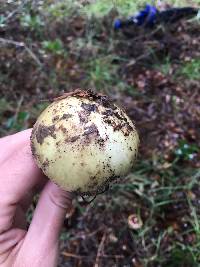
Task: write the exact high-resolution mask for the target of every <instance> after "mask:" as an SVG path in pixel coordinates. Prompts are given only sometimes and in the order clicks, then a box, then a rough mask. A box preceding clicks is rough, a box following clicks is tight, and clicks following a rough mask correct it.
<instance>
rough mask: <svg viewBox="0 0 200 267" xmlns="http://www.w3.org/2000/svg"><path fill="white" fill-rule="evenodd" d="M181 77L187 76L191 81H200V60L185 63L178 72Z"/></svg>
mask: <svg viewBox="0 0 200 267" xmlns="http://www.w3.org/2000/svg"><path fill="white" fill-rule="evenodd" d="M178 74H179V75H182V76H185V77H186V78H187V79H189V80H200V59H198V58H196V59H195V58H194V59H191V61H189V62H185V63H184V64H183V65H182V66H181V67H180V69H179V71H178Z"/></svg>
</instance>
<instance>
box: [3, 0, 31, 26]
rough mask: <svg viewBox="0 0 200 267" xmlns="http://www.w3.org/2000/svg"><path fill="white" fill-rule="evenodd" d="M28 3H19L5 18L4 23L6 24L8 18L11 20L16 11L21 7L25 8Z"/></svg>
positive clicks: (26, 1)
mask: <svg viewBox="0 0 200 267" xmlns="http://www.w3.org/2000/svg"><path fill="white" fill-rule="evenodd" d="M28 2H29V0H25V1H23V2H22V3H21V5H19V6H18V7H17V8H16V9H15V10H13V11H12V12H10V13H9V14H8V15H7V17H5V19H4V22H7V21H8V20H9V19H10V18H12V17H13V16H14V15H15V14H16V13H17V12H18V11H20V9H22V8H23V6H25V5H26V4H27V3H28Z"/></svg>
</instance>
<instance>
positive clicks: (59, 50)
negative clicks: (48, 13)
mask: <svg viewBox="0 0 200 267" xmlns="http://www.w3.org/2000/svg"><path fill="white" fill-rule="evenodd" d="M42 47H43V49H45V50H46V51H48V52H51V53H53V54H56V55H64V54H66V51H65V50H64V48H63V43H62V41H61V40H60V39H56V40H54V41H43V42H42Z"/></svg>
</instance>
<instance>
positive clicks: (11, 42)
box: [0, 37, 42, 68]
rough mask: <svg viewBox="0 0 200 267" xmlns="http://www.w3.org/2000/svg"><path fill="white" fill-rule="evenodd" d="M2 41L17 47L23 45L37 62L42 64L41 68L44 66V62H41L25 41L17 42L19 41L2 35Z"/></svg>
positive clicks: (0, 40)
mask: <svg viewBox="0 0 200 267" xmlns="http://www.w3.org/2000/svg"><path fill="white" fill-rule="evenodd" d="M0 42H2V43H4V44H12V45H14V46H17V47H23V48H24V49H25V50H26V51H27V52H28V53H29V54H30V56H31V57H32V58H33V59H34V60H35V62H36V63H37V64H38V65H39V66H40V68H42V63H41V62H40V60H39V59H38V58H37V57H36V55H35V54H34V53H33V51H31V49H30V48H29V47H28V46H27V45H26V44H25V43H24V42H17V41H13V40H9V39H5V38H1V37H0Z"/></svg>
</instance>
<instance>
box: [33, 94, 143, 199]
mask: <svg viewBox="0 0 200 267" xmlns="http://www.w3.org/2000/svg"><path fill="white" fill-rule="evenodd" d="M138 143H139V138H138V134H137V131H136V129H135V126H134V124H133V122H132V121H131V120H130V118H129V117H128V116H127V115H126V113H125V112H124V111H123V110H122V109H121V108H119V107H118V106H117V105H115V104H114V103H112V101H111V100H110V99H109V98H108V97H107V96H105V95H101V94H96V93H94V92H92V91H90V90H87V91H84V90H80V89H77V90H75V91H74V92H71V93H66V94H64V95H63V96H62V97H59V98H57V99H54V101H53V102H52V103H51V104H50V105H49V106H48V107H47V108H46V109H45V110H44V111H43V112H42V113H41V115H40V116H39V117H38V119H37V121H36V123H35V125H34V127H33V130H32V134H31V148H32V154H33V156H34V158H35V160H36V163H37V165H38V166H39V168H41V170H42V171H43V172H44V174H45V175H46V176H48V177H49V178H50V179H51V180H53V181H54V182H55V183H56V184H58V185H59V186H60V187H62V188H63V189H65V190H68V191H71V192H76V193H77V194H79V195H82V196H84V195H88V196H93V195H96V194H97V193H100V192H101V191H102V190H103V188H104V187H105V186H107V185H109V184H110V182H112V181H115V180H117V179H119V178H120V177H124V176H125V175H127V174H128V172H129V171H130V170H131V168H132V166H133V163H134V161H135V158H136V155H137V150H138Z"/></svg>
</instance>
